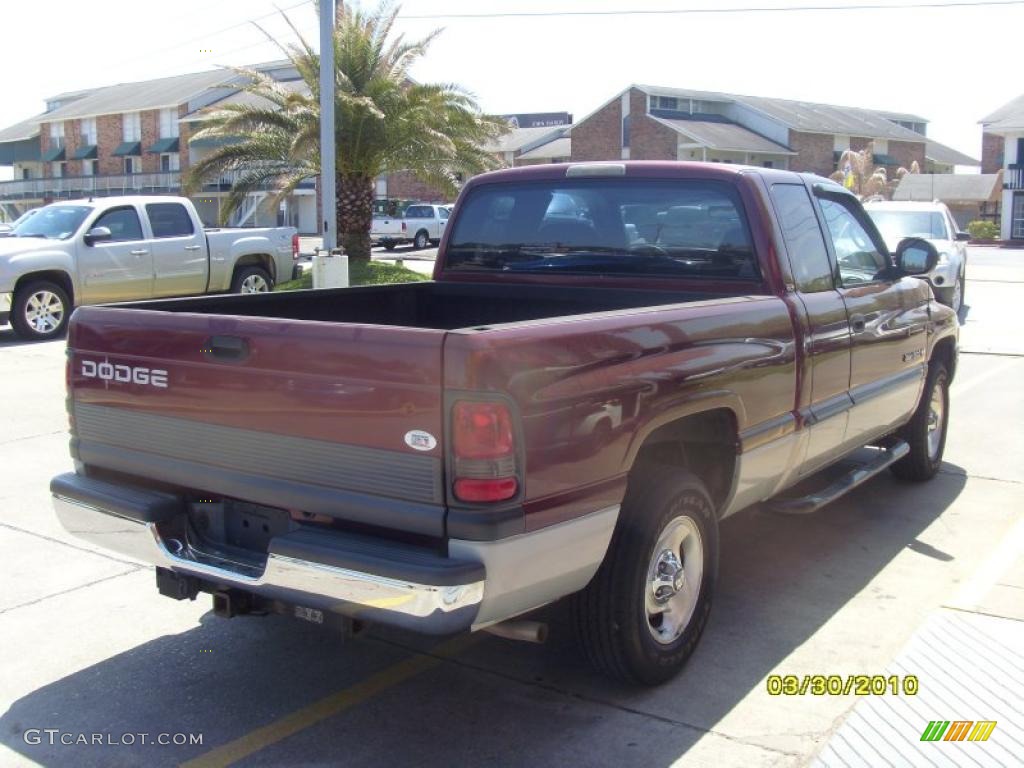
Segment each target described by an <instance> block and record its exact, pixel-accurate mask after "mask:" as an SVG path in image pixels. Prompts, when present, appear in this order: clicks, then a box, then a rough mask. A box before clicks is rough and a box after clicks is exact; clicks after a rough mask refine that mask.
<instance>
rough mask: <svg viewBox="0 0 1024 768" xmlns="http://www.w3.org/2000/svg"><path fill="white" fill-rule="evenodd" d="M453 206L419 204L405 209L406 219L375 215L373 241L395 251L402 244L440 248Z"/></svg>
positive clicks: (417, 247)
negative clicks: (439, 244)
mask: <svg viewBox="0 0 1024 768" xmlns="http://www.w3.org/2000/svg"><path fill="white" fill-rule="evenodd" d="M451 211H452V209H451V206H448V205H434V204H429V205H428V204H425V203H416V204H415V205H410V206H409V207H408V208H406V209H405V214H404V215H402V216H382V215H374V217H373V225H372V227H371V229H370V239H371V240H372V241H373V242H374V243H375V244H377V245H383V246H384V248H386V249H387V250H389V251H391V250H394V248H395V246H396V245H399V244H401V243H410V242H411V243H412V245H413V248H415V249H417V250H422V249H423V248H426V247H427V245H428V244H430V245H437V244H438V243H439V242H440V240H441V236H442V235H443V234H444V228H445V225H447V224H448V216H449V215H450V214H451Z"/></svg>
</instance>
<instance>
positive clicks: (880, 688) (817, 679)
mask: <svg viewBox="0 0 1024 768" xmlns="http://www.w3.org/2000/svg"><path fill="white" fill-rule="evenodd" d="M765 684H766V686H767V688H768V695H769V696H806V695H808V694H810V695H811V696H847V695H849V694H851V693H852V694H853V695H854V696H885V695H886V694H890V695H892V696H899V695H900V694H902V695H904V696H916V695H917V691H918V687H919V686H918V681H917V675H888V676H886V675H769V676H768V679H767V680H766V681H765Z"/></svg>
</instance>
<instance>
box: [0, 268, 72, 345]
mask: <svg viewBox="0 0 1024 768" xmlns="http://www.w3.org/2000/svg"><path fill="white" fill-rule="evenodd" d="M12 310H13V311H12V312H11V325H13V326H14V332H15V333H17V334H18V336H20V337H21V338H23V339H26V340H28V341H46V340H48V339H55V338H57V337H58V336H60V335H61V334H62V333H64V329H65V328H67V325H68V319H69V318H70V317H71V302H70V300H69V299H68V294H67V292H66V291H65V290H64V289H63V288H61V287H60V286H59V285H57V284H56V283H51V282H49V281H46V280H40V281H37V282H33V283H29V284H28V285H25V286H23V287H21V288H19V289H18V291H17V293H15V295H14V306H13V307H12Z"/></svg>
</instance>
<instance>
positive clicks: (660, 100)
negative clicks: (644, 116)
mask: <svg viewBox="0 0 1024 768" xmlns="http://www.w3.org/2000/svg"><path fill="white" fill-rule="evenodd" d="M650 106H651V109H669V110H672V111H674V112H678V111H679V99H677V98H676V97H675V96H651V102H650Z"/></svg>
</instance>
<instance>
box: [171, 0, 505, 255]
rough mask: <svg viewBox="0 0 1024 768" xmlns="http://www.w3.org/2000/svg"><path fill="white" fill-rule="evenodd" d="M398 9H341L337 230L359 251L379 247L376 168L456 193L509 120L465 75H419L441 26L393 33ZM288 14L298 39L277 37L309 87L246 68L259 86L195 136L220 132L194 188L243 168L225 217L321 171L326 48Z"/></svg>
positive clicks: (192, 176) (250, 83) (486, 158)
mask: <svg viewBox="0 0 1024 768" xmlns="http://www.w3.org/2000/svg"><path fill="white" fill-rule="evenodd" d="M399 10H400V9H399V8H398V7H397V6H393V5H392V4H391V3H390V2H387V1H386V0H385V2H383V3H382V4H381V5H380V6H378V7H377V9H376V10H374V11H372V12H368V13H367V12H364V11H362V10H361V9H359V8H358V7H352V6H350V5H348V4H345V3H342V2H339V3H338V7H337V13H336V15H335V22H334V57H335V70H336V74H335V84H336V97H335V125H334V135H335V142H336V145H337V182H336V184H337V190H338V208H337V212H336V214H337V216H336V219H337V230H336V231H337V232H338V233H339V244H340V245H341V246H342V247H343V248H344V249H345V252H346V253H348V254H349V255H350V256H352V257H355V258H366V259H368V258H369V257H370V226H371V220H372V216H373V199H374V180H375V179H376V178H377V177H378V176H380V175H381V174H382V173H386V172H389V171H397V170H408V171H411V172H412V173H413V174H414V175H415V176H416V177H418V178H419V179H420V180H421V181H424V182H426V183H428V184H430V185H432V186H434V187H436V188H438V189H439V190H440V191H443V192H446V193H448V194H453V193H454V192H455V191H456V189H457V185H458V181H459V179H460V178H461V177H463V176H469V175H472V174H475V173H480V172H481V171H484V170H489V169H491V168H494V167H496V165H497V162H496V159H495V157H494V156H493V155H492V154H490V153H488V152H487V151H486V150H485V149H483V146H484V144H485V143H486V142H488V141H489V140H491V139H493V138H494V137H495V136H497V135H499V134H501V133H502V132H504V131H506V130H508V126H507V125H506V124H505V123H504V121H502V120H500V119H498V118H494V117H489V116H486V115H483V114H481V112H480V109H479V107H478V106H477V104H476V101H475V99H474V98H473V96H472V95H471V94H469V93H467V92H466V91H465V90H463V89H462V88H461V87H459V86H458V85H454V84H451V83H442V84H423V83H416V82H414V81H413V80H411V79H410V77H409V68H410V66H411V65H412V64H413V63H414V62H415V61H416V60H417V59H419V58H420V57H422V56H423V55H424V54H425V53H426V51H427V49H428V47H429V45H430V43H431V42H432V41H433V40H434V38H435V37H436V36H437V34H438V33H439V31H440V30H437V31H435V32H433V33H432V34H430V35H428V36H427V37H425V38H424V39H422V40H418V41H415V42H407V41H405V39H404V38H403V36H401V35H397V36H394V37H393V36H392V28H393V25H394V23H395V17H396V16H397V15H398V12H399ZM282 16H284V18H285V21H286V22H287V23H288V25H289V27H290V28H291V30H292V32H293V33H294V34H295V36H296V38H297V39H298V42H297V43H289V44H282V43H280V42H278V41H276V40H275V41H274V42H275V43H276V44H277V45H278V47H280V48H281V50H282V51H283V52H284V54H285V55H286V56H287V57H288V59H289V60H290V61H291V63H292V65H293V66H294V67H295V69H296V70H297V71H298V73H299V76H300V77H301V80H302V83H304V86H305V87H300V88H295V87H294V86H293V85H292V84H289V83H282V82H277V81H275V80H274V79H273V78H272V77H270V76H268V75H266V74H264V73H262V72H259V71H256V70H254V69H248V68H236V69H235V71H236V72H238V74H239V75H241V76H242V77H244V78H245V79H246V81H247V84H246V85H245V86H244V88H243V90H245V91H248V92H249V93H250V94H252V95H253V96H255V97H256V98H255V99H250V100H247V103H235V104H228V105H224V106H222V107H220V108H214V109H213V110H212V111H211V112H210V114H209V116H208V118H207V119H206V120H205V121H204V123H203V127H202V128H201V129H200V130H199V131H197V132H196V134H195V135H194V136H193V138H194V139H210V138H212V139H218V140H220V142H221V144H220V146H219V147H218V148H217V149H215V150H214V151H213V152H212V153H211V154H209V155H207V156H206V157H204V158H202V159H201V160H199V161H198V162H196V163H195V164H194V165H193V166H192V168H191V169H190V170H189V173H188V179H187V185H188V187H189V188H190V189H193V190H194V189H197V188H198V187H200V185H201V184H202V183H203V182H204V181H205V180H209V179H211V178H217V177H220V176H222V175H224V174H225V173H228V172H231V171H237V172H239V178H238V180H237V181H236V182H235V183H234V185H233V186H232V189H231V191H230V193H229V195H228V197H227V199H226V201H225V205H224V206H223V207H222V209H221V217H222V220H226V219H227V217H229V216H230V215H231V213H232V212H233V211H234V210H236V209H237V208H238V207H239V206H240V205H241V204H242V202H243V201H244V200H245V199H246V196H247V195H248V194H249V193H251V192H254V191H257V190H261V189H267V188H270V189H272V190H273V191H274V200H275V201H276V202H279V201H280V200H282V199H283V198H284V197H286V196H287V195H288V194H290V193H291V192H292V191H293V190H294V189H295V188H296V187H297V186H298V185H299V184H300V183H301V182H303V181H305V180H307V179H309V178H311V177H313V176H316V175H317V174H319V172H320V107H319V100H320V93H319V91H320V82H319V78H320V75H319V72H320V57H319V55H318V54H317V53H316V52H315V51H314V50H313V48H312V47H311V46H310V44H309V43H308V42H307V41H306V40H305V38H303V36H302V35H301V34H300V33H299V32H298V30H297V29H296V27H295V25H294V24H293V23H292V22H291V19H289V18H288V16H287V15H286V14H284V13H283V12H282ZM268 37H269V35H268ZM271 39H272V38H271Z"/></svg>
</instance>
